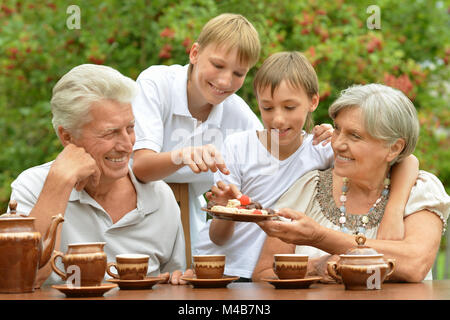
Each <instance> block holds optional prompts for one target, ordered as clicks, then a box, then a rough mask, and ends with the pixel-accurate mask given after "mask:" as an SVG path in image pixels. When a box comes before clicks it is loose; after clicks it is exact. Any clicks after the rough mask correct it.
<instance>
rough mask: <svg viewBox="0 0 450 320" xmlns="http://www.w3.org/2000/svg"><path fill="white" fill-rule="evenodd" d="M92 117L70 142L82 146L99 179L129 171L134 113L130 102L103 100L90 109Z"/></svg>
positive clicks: (115, 176)
mask: <svg viewBox="0 0 450 320" xmlns="http://www.w3.org/2000/svg"><path fill="white" fill-rule="evenodd" d="M90 117H91V119H92V121H90V122H88V123H87V124H85V125H84V126H83V127H82V128H81V130H80V132H81V133H80V136H77V137H73V138H72V142H73V143H74V144H75V145H77V146H79V147H83V148H84V149H85V150H86V152H87V153H89V154H90V155H91V156H92V157H93V158H94V160H95V161H96V162H97V166H98V167H99V169H100V172H101V181H102V180H103V181H111V180H116V179H119V178H122V177H124V176H126V175H127V174H128V161H129V160H130V157H131V154H132V151H133V145H134V142H135V140H136V138H135V133H134V115H133V112H132V108H131V103H126V104H121V103H119V102H117V101H110V100H102V101H100V102H97V103H94V104H93V105H92V107H91V110H90Z"/></svg>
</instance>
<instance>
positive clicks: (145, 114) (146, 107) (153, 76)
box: [132, 65, 263, 247]
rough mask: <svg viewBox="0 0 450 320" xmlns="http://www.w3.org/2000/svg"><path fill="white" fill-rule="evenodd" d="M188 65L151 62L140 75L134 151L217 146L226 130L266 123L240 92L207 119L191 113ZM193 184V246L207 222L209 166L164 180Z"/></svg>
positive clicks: (186, 168) (135, 102)
mask: <svg viewBox="0 0 450 320" xmlns="http://www.w3.org/2000/svg"><path fill="white" fill-rule="evenodd" d="M187 75H188V65H185V66H181V65H171V66H163V65H160V66H151V67H149V68H147V69H146V70H144V71H143V72H142V73H141V74H140V75H139V77H138V78H137V80H136V83H137V85H138V88H139V90H138V93H137V95H136V97H135V99H134V100H133V102H132V106H133V113H134V117H135V120H136V125H135V132H136V143H135V144H134V147H133V150H139V149H150V150H153V151H156V152H168V151H172V150H176V149H180V148H183V147H187V146H201V145H205V144H214V145H215V146H216V148H217V149H218V150H220V149H221V148H222V144H223V141H224V139H225V138H226V136H227V135H229V134H231V133H236V132H241V131H244V130H250V129H256V130H260V129H262V128H263V126H262V124H261V121H260V120H259V119H258V117H257V116H256V115H255V114H254V113H253V111H252V110H251V109H250V107H249V106H248V105H247V104H246V103H245V102H244V100H242V98H240V97H239V96H237V95H236V94H232V95H231V96H229V97H228V98H226V99H225V100H224V101H223V102H222V103H220V104H218V105H215V106H213V108H212V110H211V112H210V114H209V117H208V119H207V120H206V121H204V122H201V121H198V120H197V119H195V118H194V117H192V115H191V114H190V112H189V108H188V101H187ZM163 180H164V181H165V182H175V183H189V212H190V214H189V222H190V229H191V230H190V233H191V247H194V245H195V242H196V237H197V235H198V233H199V231H200V229H201V228H202V227H203V226H204V225H205V223H206V216H205V212H204V211H202V210H201V207H204V206H206V201H205V200H204V198H203V193H205V192H206V191H208V190H209V189H210V188H211V186H212V185H213V184H214V175H213V173H212V172H211V171H208V172H202V173H198V174H196V173H194V172H192V170H191V169H190V168H189V166H184V167H182V168H181V169H179V170H178V171H176V172H175V173H173V174H172V175H170V176H168V177H166V178H164V179H163Z"/></svg>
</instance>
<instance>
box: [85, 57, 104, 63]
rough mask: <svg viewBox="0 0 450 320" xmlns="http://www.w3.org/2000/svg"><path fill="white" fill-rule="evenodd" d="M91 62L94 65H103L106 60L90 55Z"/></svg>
mask: <svg viewBox="0 0 450 320" xmlns="http://www.w3.org/2000/svg"><path fill="white" fill-rule="evenodd" d="M88 59H89V61H90V62H92V63H93V64H103V63H104V62H105V59H102V58H99V57H96V56H94V55H90V56H89V58H88Z"/></svg>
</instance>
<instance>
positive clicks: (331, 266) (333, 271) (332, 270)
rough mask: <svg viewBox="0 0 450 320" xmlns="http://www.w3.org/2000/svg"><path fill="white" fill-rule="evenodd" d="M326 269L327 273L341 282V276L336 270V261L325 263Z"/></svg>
mask: <svg viewBox="0 0 450 320" xmlns="http://www.w3.org/2000/svg"><path fill="white" fill-rule="evenodd" d="M327 271H328V274H329V275H330V276H331V277H332V278H333V279H334V280H336V281H338V282H342V277H341V276H340V275H338V274H337V272H338V265H337V261H331V262H328V264H327Z"/></svg>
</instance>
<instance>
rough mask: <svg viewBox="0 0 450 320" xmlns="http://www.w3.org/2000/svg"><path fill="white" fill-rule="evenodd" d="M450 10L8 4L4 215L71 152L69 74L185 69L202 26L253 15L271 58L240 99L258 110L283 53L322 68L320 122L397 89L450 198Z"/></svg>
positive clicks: (0, 26)
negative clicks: (64, 102) (63, 83)
mask: <svg viewBox="0 0 450 320" xmlns="http://www.w3.org/2000/svg"><path fill="white" fill-rule="evenodd" d="M72 4H73V5H77V6H78V7H79V8H80V13H81V20H80V21H81V28H80V29H73V30H70V29H69V28H68V27H67V25H66V22H67V20H68V19H70V17H71V12H69V13H68V12H67V8H68V7H69V5H72ZM373 4H376V5H378V6H379V8H380V13H381V20H380V21H381V29H379V30H377V29H374V30H370V29H369V28H368V27H367V25H366V21H367V19H368V18H369V17H370V16H371V14H372V13H373V12H367V8H368V7H369V6H370V5H373ZM449 10H450V4H449V2H448V1H423V0H411V1H397V0H380V1H373V0H370V1H365V0H361V1H356V0H355V1H343V0H335V1H325V0H311V1H288V0H277V1H269V0H246V1H242V0H229V1H220V0H185V1H172V0H154V1H150V0H146V1H139V0H129V1H118V0H109V1H98V0H92V1H71V2H70V3H69V2H66V1H62V0H54V1H40V2H36V1H31V0H21V1H18V0H0V141H1V144H0V151H1V152H0V212H4V211H5V210H6V205H7V201H8V200H9V195H10V192H11V189H10V183H11V182H12V180H13V179H14V178H15V177H16V176H17V175H18V174H19V173H20V172H21V171H23V170H24V169H26V168H28V167H31V166H34V165H37V164H41V163H43V162H47V161H50V160H52V159H54V158H55V156H56V155H57V153H58V152H59V151H60V150H61V146H60V144H59V142H58V140H57V138H56V135H55V134H54V132H53V129H52V127H51V121H50V120H51V112H50V105H49V101H50V98H51V90H52V87H53V85H54V84H55V83H56V81H57V80H58V79H59V78H60V77H61V76H62V75H63V74H65V73H66V72H67V71H69V70H70V69H71V68H73V67H74V66H76V65H79V64H82V63H99V64H106V65H109V66H111V67H113V68H116V69H118V70H119V71H121V72H122V73H123V74H125V75H127V76H129V77H131V78H133V79H136V77H137V76H138V75H139V73H140V72H141V71H143V70H144V69H146V68H147V67H148V66H150V65H153V64H167V65H169V64H174V63H177V64H185V63H187V62H188V55H187V52H188V51H189V48H190V45H191V44H192V42H193V41H195V38H196V36H197V35H198V33H199V31H200V30H201V27H202V26H203V25H204V23H206V22H207V21H208V20H209V19H210V18H212V17H214V16H216V15H218V14H220V13H223V12H234V13H241V14H244V15H245V16H246V17H247V18H248V19H249V20H250V21H251V22H252V23H253V24H254V25H255V27H256V28H257V30H258V31H259V34H260V39H261V42H262V47H263V49H262V52H261V59H260V61H259V62H258V64H257V65H256V67H255V68H253V69H252V70H251V71H250V72H249V75H248V76H247V78H246V80H245V84H244V86H243V87H242V89H241V90H240V91H239V92H238V94H239V95H241V96H242V97H243V98H244V99H245V100H246V101H247V102H248V103H249V104H250V105H251V106H252V108H253V110H254V111H255V112H256V113H258V108H257V105H256V100H255V98H254V95H253V92H252V85H251V84H252V81H253V75H254V73H255V71H256V69H257V68H258V66H259V65H260V64H261V62H262V61H263V60H264V59H265V58H266V57H267V56H269V55H270V54H271V53H274V52H277V51H282V50H298V51H302V52H304V53H305V54H306V55H307V56H308V58H309V59H310V60H311V61H312V62H313V64H314V66H315V68H316V70H317V73H318V76H319V80H320V93H321V102H320V105H319V108H318V109H317V111H316V112H315V121H316V122H318V123H322V122H330V120H329V119H328V116H327V109H328V106H329V105H330V104H331V102H332V101H333V100H334V99H335V98H336V97H337V95H338V94H339V92H340V91H341V90H342V89H344V88H346V87H348V86H349V85H351V84H354V83H369V82H378V83H385V84H388V85H391V86H394V87H397V88H399V89H401V90H402V91H404V92H405V93H406V94H407V95H408V96H409V97H410V98H411V99H412V100H413V102H414V104H415V106H416V108H417V110H418V112H419V117H420V123H421V125H422V127H421V135H420V140H419V143H418V146H417V148H416V152H415V155H416V156H417V158H418V159H419V160H420V163H421V168H422V169H424V170H427V171H430V172H433V173H434V174H436V175H437V176H438V177H439V178H440V180H441V181H442V182H443V183H444V186H445V188H446V190H447V192H448V193H449V191H450V161H449V160H448V159H450V148H449V145H450V143H449V141H450V139H449V138H450V129H449V127H450V126H449V124H450V111H449V67H448V61H449V59H450V42H449V39H450V35H449V30H450V28H449V27H450V23H449V22H450V19H449ZM445 245H446V243H445V241H443V242H442V246H445Z"/></svg>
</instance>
